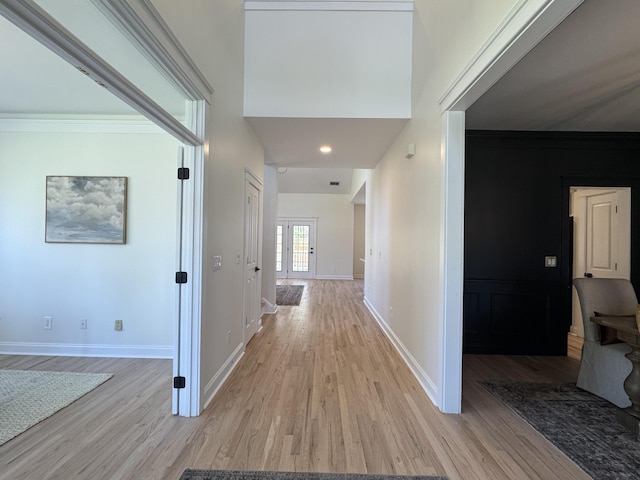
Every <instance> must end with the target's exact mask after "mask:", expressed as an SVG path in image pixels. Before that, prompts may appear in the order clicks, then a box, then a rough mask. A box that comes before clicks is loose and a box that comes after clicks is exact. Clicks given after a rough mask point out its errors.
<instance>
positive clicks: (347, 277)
mask: <svg viewBox="0 0 640 480" xmlns="http://www.w3.org/2000/svg"><path fill="white" fill-rule="evenodd" d="M289 278H291V279H292V280H293V279H294V277H289ZM314 278H315V279H316V280H353V275H316V276H315V277H314Z"/></svg>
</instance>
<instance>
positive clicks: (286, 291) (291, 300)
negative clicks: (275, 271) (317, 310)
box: [276, 285, 304, 305]
mask: <svg viewBox="0 0 640 480" xmlns="http://www.w3.org/2000/svg"><path fill="white" fill-rule="evenodd" d="M303 291H304V285H276V305H300V300H301V299H302V292H303Z"/></svg>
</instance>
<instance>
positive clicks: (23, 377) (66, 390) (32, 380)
mask: <svg viewBox="0 0 640 480" xmlns="http://www.w3.org/2000/svg"><path fill="white" fill-rule="evenodd" d="M111 377H112V375H111V374H106V373H71V372H41V371H36V370H0V445H2V444H4V443H6V442H8V441H9V440H11V439H12V438H14V437H16V436H18V435H19V434H21V433H22V432H24V431H25V430H27V429H28V428H31V427H32V426H34V425H35V424H37V423H40V422H41V421H42V420H44V419H45V418H47V417H49V416H51V415H53V414H54V413H56V412H57V411H58V410H61V409H62V408H64V407H66V406H67V405H69V404H70V403H72V402H74V401H76V400H77V399H79V398H80V397H82V396H83V395H85V394H87V393H88V392H90V391H91V390H93V389H94V388H96V387H97V386H98V385H100V384H101V383H103V382H106V381H107V380H108V379H109V378H111Z"/></svg>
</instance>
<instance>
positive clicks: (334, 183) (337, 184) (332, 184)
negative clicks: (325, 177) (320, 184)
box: [329, 182, 340, 187]
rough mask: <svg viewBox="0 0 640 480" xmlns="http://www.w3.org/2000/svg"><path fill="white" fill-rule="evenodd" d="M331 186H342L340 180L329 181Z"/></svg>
mask: <svg viewBox="0 0 640 480" xmlns="http://www.w3.org/2000/svg"><path fill="white" fill-rule="evenodd" d="M329 186H330V187H339V186H340V182H329Z"/></svg>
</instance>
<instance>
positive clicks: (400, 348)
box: [364, 297, 438, 405]
mask: <svg viewBox="0 0 640 480" xmlns="http://www.w3.org/2000/svg"><path fill="white" fill-rule="evenodd" d="M364 304H365V305H366V307H367V308H368V309H369V312H371V315H373V318H375V319H376V322H378V325H380V328H381V329H382V332H383V333H384V334H385V335H386V337H387V338H388V339H389V341H390V342H391V344H392V345H393V347H394V348H395V349H396V350H397V352H398V353H399V354H400V356H401V357H402V360H404V363H406V365H407V366H408V367H409V370H411V373H412V374H413V376H414V377H416V380H418V383H419V384H420V386H421V387H422V389H423V390H424V392H425V393H426V394H427V396H428V397H429V399H430V400H431V402H432V403H433V404H434V405H437V401H436V400H437V398H438V388H437V387H436V385H435V383H433V381H432V380H431V379H430V378H429V375H427V372H425V371H424V370H423V369H422V367H421V366H420V364H419V363H418V361H417V360H416V359H415V358H414V357H413V355H411V352H410V351H409V349H408V348H407V347H405V346H404V344H403V343H402V341H401V340H400V339H399V338H398V336H397V335H396V334H395V332H394V331H393V330H392V329H391V327H389V325H387V322H385V321H384V319H383V318H382V316H381V315H380V314H379V313H378V311H377V310H376V309H375V308H374V306H373V305H372V304H371V302H370V301H369V299H368V298H367V297H364Z"/></svg>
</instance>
